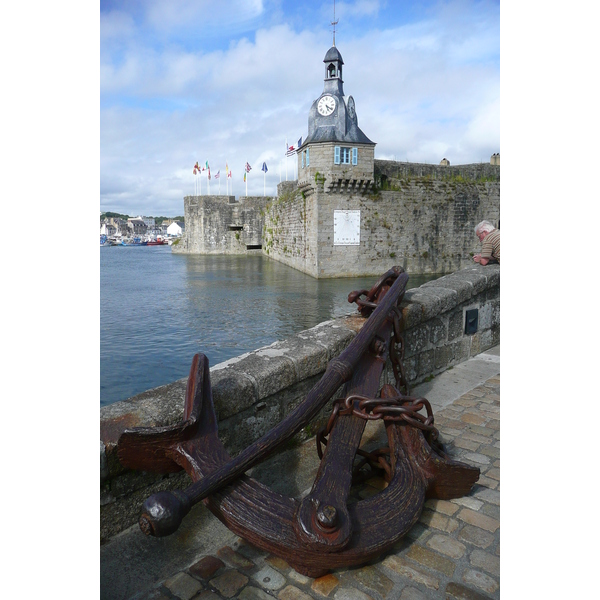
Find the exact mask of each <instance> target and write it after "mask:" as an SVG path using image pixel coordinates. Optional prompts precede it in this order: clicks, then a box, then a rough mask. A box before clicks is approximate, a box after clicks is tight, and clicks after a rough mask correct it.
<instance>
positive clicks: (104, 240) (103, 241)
mask: <svg viewBox="0 0 600 600" xmlns="http://www.w3.org/2000/svg"><path fill="white" fill-rule="evenodd" d="M115 245H116V243H115V242H114V241H113V240H111V239H109V238H108V237H107V236H106V235H104V234H102V233H101V234H100V247H101V248H102V247H103V246H115Z"/></svg>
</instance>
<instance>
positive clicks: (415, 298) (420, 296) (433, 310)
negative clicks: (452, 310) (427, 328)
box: [404, 288, 444, 321]
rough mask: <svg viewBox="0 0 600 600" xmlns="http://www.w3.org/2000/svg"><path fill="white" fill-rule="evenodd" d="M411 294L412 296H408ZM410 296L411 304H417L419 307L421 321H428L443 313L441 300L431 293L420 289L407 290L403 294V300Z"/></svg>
mask: <svg viewBox="0 0 600 600" xmlns="http://www.w3.org/2000/svg"><path fill="white" fill-rule="evenodd" d="M411 292H412V294H410V293H411ZM409 294H410V298H409V300H410V302H411V303H412V304H418V305H420V306H421V320H424V321H428V320H429V319H431V318H432V317H435V316H437V315H439V314H440V313H441V312H443V310H442V309H443V306H444V302H443V298H442V297H441V296H438V295H437V294H434V293H432V292H431V291H429V290H428V291H425V290H423V289H422V288H416V289H414V290H408V292H406V294H405V296H404V297H405V298H406V296H407V295H409Z"/></svg>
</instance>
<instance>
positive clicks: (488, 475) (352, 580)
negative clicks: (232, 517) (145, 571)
mask: <svg viewBox="0 0 600 600" xmlns="http://www.w3.org/2000/svg"><path fill="white" fill-rule="evenodd" d="M499 383H500V377H493V378H491V379H489V380H488V381H487V383H486V385H482V386H478V387H477V388H476V389H475V390H472V391H471V392H470V393H468V394H465V395H464V396H461V397H460V398H458V399H457V400H456V401H455V402H454V405H455V406H452V405H450V406H449V407H446V408H443V409H439V410H437V411H436V413H435V419H436V420H435V423H436V427H438V428H439V431H440V437H441V439H442V440H445V442H446V443H448V440H452V439H453V440H454V441H453V443H452V444H451V445H449V446H447V448H448V452H449V454H450V456H451V458H453V459H455V460H458V461H463V462H467V463H468V464H473V465H476V466H478V467H479V468H480V469H481V472H482V474H481V475H480V478H479V480H478V482H477V483H476V484H475V486H474V487H473V489H472V491H471V493H470V494H468V495H467V496H465V497H462V498H454V499H451V500H440V499H433V498H431V499H428V500H427V501H426V502H425V504H424V507H423V511H422V513H421V515H420V517H419V520H418V522H417V523H416V524H415V525H414V526H413V527H412V528H411V530H410V531H409V532H408V533H407V535H406V536H405V537H404V538H402V539H401V540H400V541H399V542H397V543H396V544H395V545H394V547H393V548H392V549H391V550H389V551H388V552H387V554H385V555H382V556H381V557H380V558H379V559H377V560H374V561H372V562H371V563H370V564H368V565H363V566H358V567H353V568H348V569H336V570H335V571H334V572H332V573H329V574H327V575H325V576H323V577H320V578H317V579H313V578H311V577H307V576H305V575H301V574H300V573H297V572H296V571H294V570H293V569H292V568H291V567H290V565H289V564H288V563H287V562H286V561H285V560H283V559H282V558H279V557H277V556H274V555H271V554H269V553H265V552H262V551H260V550H258V549H257V548H254V547H253V546H251V545H250V544H248V543H246V542H245V541H244V540H242V539H241V538H239V539H238V540H237V541H236V542H235V543H233V544H231V545H230V546H224V547H222V548H221V549H220V550H218V551H216V555H215V556H213V555H206V556H198V557H197V558H196V561H195V562H193V563H192V564H191V566H190V567H189V568H188V569H186V572H179V573H177V574H176V575H174V576H173V577H171V578H169V579H166V580H165V581H164V582H163V583H162V586H157V587H156V588H155V589H154V590H153V591H152V592H149V594H148V595H147V596H136V597H135V598H136V600H137V599H138V598H147V599H148V600H150V599H151V598H152V599H157V600H159V599H162V598H169V599H171V600H173V599H174V598H180V599H182V600H183V599H185V598H187V599H189V600H210V599H211V598H213V599H225V598H236V599H239V600H269V599H273V598H278V599H279V600H323V599H324V598H327V599H332V600H429V599H434V600H435V599H439V600H483V599H488V600H489V599H490V598H492V599H493V600H498V599H499V598H500V558H499V556H500V520H499V515H500V492H499V483H500V468H499V461H498V460H497V459H498V458H499V456H500V449H499V446H500V444H499V421H498V419H497V416H498V414H497V410H495V407H496V406H497V405H498V404H499V399H500V396H499ZM490 408H492V409H494V410H490ZM383 488H384V485H383V484H382V480H381V479H372V480H369V481H368V482H367V485H365V486H364V487H363V488H362V489H360V490H359V492H362V493H359V495H362V496H364V497H367V496H368V495H371V494H374V493H380V492H381V490H382V489H383ZM152 594H154V595H152ZM131 600H133V599H131Z"/></svg>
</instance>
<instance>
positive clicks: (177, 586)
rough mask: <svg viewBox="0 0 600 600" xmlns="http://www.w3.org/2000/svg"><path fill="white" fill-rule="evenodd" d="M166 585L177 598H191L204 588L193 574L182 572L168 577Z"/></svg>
mask: <svg viewBox="0 0 600 600" xmlns="http://www.w3.org/2000/svg"><path fill="white" fill-rule="evenodd" d="M165 587H166V588H167V589H168V590H169V591H170V592H171V593H172V594H173V595H174V596H176V597H177V598H180V599H181V600H190V599H191V598H193V597H194V596H195V595H196V594H197V593H198V591H199V590H201V589H202V584H201V583H200V582H198V581H197V580H196V579H194V578H193V577H192V576H191V575H188V574H187V573H183V572H182V573H177V574H176V575H173V577H171V578H170V579H167V581H165Z"/></svg>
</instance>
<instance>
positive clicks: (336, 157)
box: [333, 146, 340, 165]
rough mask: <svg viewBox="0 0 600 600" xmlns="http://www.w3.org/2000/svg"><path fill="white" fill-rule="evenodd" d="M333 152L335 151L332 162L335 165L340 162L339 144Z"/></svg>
mask: <svg viewBox="0 0 600 600" xmlns="http://www.w3.org/2000/svg"><path fill="white" fill-rule="evenodd" d="M334 152H335V154H334V155H333V162H334V163H335V164H336V165H339V164H340V147H339V146H336V147H335V148H334Z"/></svg>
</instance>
